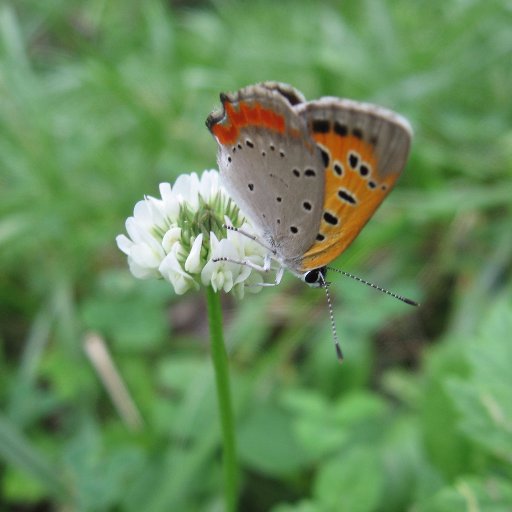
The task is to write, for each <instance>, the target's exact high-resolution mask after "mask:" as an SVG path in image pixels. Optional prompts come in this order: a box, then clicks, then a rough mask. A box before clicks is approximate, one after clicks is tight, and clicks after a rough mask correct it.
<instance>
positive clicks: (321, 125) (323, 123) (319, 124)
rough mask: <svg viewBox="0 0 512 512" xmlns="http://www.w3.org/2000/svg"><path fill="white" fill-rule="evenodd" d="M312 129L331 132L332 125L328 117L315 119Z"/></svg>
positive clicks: (316, 131)
mask: <svg viewBox="0 0 512 512" xmlns="http://www.w3.org/2000/svg"><path fill="white" fill-rule="evenodd" d="M311 129H312V130H313V131H314V132H315V133H329V132H330V131H331V126H330V123H329V121H327V119H313V122H312V123H311Z"/></svg>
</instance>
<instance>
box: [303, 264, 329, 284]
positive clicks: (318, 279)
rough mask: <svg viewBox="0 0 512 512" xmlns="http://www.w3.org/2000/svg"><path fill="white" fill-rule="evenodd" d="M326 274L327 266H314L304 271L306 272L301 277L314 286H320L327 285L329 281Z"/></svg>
mask: <svg viewBox="0 0 512 512" xmlns="http://www.w3.org/2000/svg"><path fill="white" fill-rule="evenodd" d="M326 274H327V267H320V268H314V269H313V270H308V271H307V272H304V274H302V275H301V279H302V280H303V281H304V282H305V283H306V284H308V285H309V286H311V287H312V288H320V287H321V286H326V285H327V281H326V280H325V275H326Z"/></svg>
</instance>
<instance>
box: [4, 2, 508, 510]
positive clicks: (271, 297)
mask: <svg viewBox="0 0 512 512" xmlns="http://www.w3.org/2000/svg"><path fill="white" fill-rule="evenodd" d="M511 27H512V6H511V3H510V2H508V1H507V0H503V1H499V0H485V1H484V0H481V1H478V0H448V1H445V0H443V1H442V0H418V1H414V2H411V1H410V0H390V1H387V2H384V1H379V0H363V1H348V0H347V1H345V2H342V1H327V2H308V1H306V0H300V1H291V0H287V1H282V2H275V1H270V0H265V1H263V0H257V1H247V2H235V1H225V0H216V1H210V2H207V1H204V2H201V1H195V2H192V1H191V2H185V1H182V2H178V1H174V2H172V1H171V2H164V1H157V0H149V1H146V2H138V1H135V0H125V1H116V0H112V1H106V0H88V1H85V2H84V1H70V0H45V1H44V2H39V1H35V0H34V1H26V0H25V1H24V0H18V1H4V2H2V3H1V5H0V66H1V67H0V161H1V164H0V212H1V215H0V266H1V271H0V290H1V291H0V301H1V303H0V339H1V350H0V406H1V408H0V509H1V510H6V511H52V510H62V511H64V510H66V511H75V510H76V511H111V510H112V511H123V512H124V511H127V512H130V511H141V510H143V511H150V512H158V511H170V510H180V511H186V512H188V511H211V512H213V511H222V510H223V505H222V486H221V480H222V479H221V466H220V439H219V431H218V425H217V412H216V405H215V404H216V402H215V395H214V390H213V384H212V383H213V376H212V370H211V364H210V359H209V348H208V328H207V323H206V315H205V305H204V297H203V295H202V294H189V295H185V296H183V297H177V296H175V295H174V294H173V292H172V290H171V289H170V286H169V285H168V284H166V283H164V282H156V281H155V282H153V281H137V280H136V279H135V278H133V277H132V276H131V275H130V274H129V272H128V270H127V265H126V260H125V258H124V256H123V255H122V254H121V253H120V251H119V250H118V249H117V247H116V245H115V242H114V238H115V236H116V234H118V233H121V232H123V231H124V220H125V219H126V217H128V216H129V215H131V213H132V211H133V205H134V204H135V202H136V201H138V200H139V199H141V198H142V196H143V195H144V194H149V195H157V194H158V183H159V182H161V181H172V180H174V179H175V177H176V176H177V175H179V174H180V173H183V172H192V171H196V172H200V171H202V170H203V169H207V168H211V167H214V166H215V153H216V148H215V143H214V141H213V139H212V138H211V136H210V134H209V133H208V131H207V130H206V128H205V127H204V120H205V118H206V116H207V115H208V113H209V112H210V111H211V110H212V109H214V108H217V107H218V105H219V101H218V93H219V92H220V91H232V90H236V89H238V88H239V87H242V86H244V85H248V84H251V83H254V82H259V81H262V80H279V81H284V82H288V83H291V84H293V85H294V86H295V87H297V88H298V89H299V90H302V91H303V92H304V94H305V95H306V97H307V98H309V99H313V98H316V97H319V96H321V95H336V96H344V97H349V98H353V99H358V100H364V101H371V102H375V103H378V104H381V105H383V106H386V107H388V108H392V109H393V110H396V111H398V112H400V113H402V114H403V115H405V116H406V117H408V118H409V119H410V121H411V123H412V125H413V126H414V129H415V140H414V144H413V152H412V156H411V159H410V161H409V164H408V166H407V169H406V171H405V173H404V175H403V177H402V179H401V180H400V182H399V184H398V186H397V187H396V189H395V190H394V191H393V193H392V194H391V196H390V197H389V199H388V200H387V202H386V203H385V204H384V205H383V206H382V208H380V210H379V211H378V213H377V215H376V216H375V217H374V219H373V220H372V221H371V222H370V223H369V225H368V226H367V227H366V228H365V230H364V231H363V233H362V234H361V235H360V236H359V238H358V239H357V240H356V242H355V243H354V244H353V245H352V246H351V248H350V249H349V250H348V251H347V252H346V253H344V254H343V255H342V256H341V257H340V258H339V260H338V261H337V262H336V263H335V265H336V266H337V267H339V268H343V269H345V270H348V271H351V272H355V273H357V274H358V275H361V276H362V277H365V278H366V279H369V280H370V281H373V282H375V283H378V284H381V285H383V286H386V287H389V288H391V289H393V290H395V291H397V292H399V293H403V294H405V295H407V296H410V297H411V298H414V299H417V300H419V301H420V302H421V303H422V306H421V307H420V308H418V309H413V308H410V307H408V306H406V305H404V304H402V303H400V302H398V301H395V300H393V299H390V298H388V297H385V296H382V295H381V294H379V293H377V292H375V291H373V290H371V289H369V288H367V287H365V286H362V285H360V284H358V283H356V282H352V281H351V280H348V279H346V278H343V277H340V276H330V278H332V281H333V286H332V287H331V291H332V293H333V295H334V304H335V316H336V321H337V324H338V330H339V334H340V337H341V339H342V344H343V347H344V351H345V355H346V362H345V363H344V364H343V365H342V366H339V365H338V363H337V360H336V357H335V355H334V350H333V347H332V337H331V332H330V324H329V318H328V313H327V309H326V306H325V297H324V294H323V293H322V292H321V291H319V290H315V289H309V288H308V287H306V286H304V285H303V283H301V282H300V281H298V280H296V279H295V278H294V277H290V276H288V277H287V278H286V279H285V280H284V283H283V284H282V285H281V286H279V287H278V288H276V289H265V290H263V291H262V292H261V293H259V294H258V295H249V296H248V297H247V298H246V299H245V300H243V301H242V302H240V303H236V302H234V301H232V300H231V298H230V297H226V300H225V301H224V312H225V319H224V322H225V329H226V338H227V343H228V345H229V351H230V360H231V365H232V384H233V388H234V394H235V403H236V422H237V434H238V443H239V451H240V459H241V464H242V468H243V475H242V490H241V497H240V510H243V511H247V512H256V511H272V512H291V511H300V512H324V511H325V512H329V511H350V512H354V511H355V512H366V511H368V512H370V511H383V512H384V511H402V510H404V511H405V510H414V511H418V512H436V511H447V512H448V511H459V510H470V511H510V510H512V483H511V476H512V298H511V297H512V294H511V291H512V290H511V274H512V229H511V227H512V208H511V206H512V102H511V93H512V30H511ZM92 331H94V332H96V333H98V334H99V335H100V336H101V338H102V339H103V341H104V343H105V344H106V346H107V347H108V350H109V352H110V354H111V357H112V359H113V361H114V362H115V365H116V367H117V368H118V370H119V373H120V375H121V376H122V378H123V380H124V382H125V383H126V386H127V389H128V394H129V396H130V397H131V400H133V403H134V404H135V407H136V409H129V410H128V411H127V412H126V411H125V413H124V415H123V414H119V413H118V410H117V409H116V407H114V405H113V403H112V400H111V394H110V393H109V392H108V391H107V388H106V387H105V386H104V385H103V383H102V381H101V380H100V379H99V376H98V374H97V373H96V371H95V370H94V368H93V366H92V365H91V362H90V360H89V359H88V357H87V356H86V353H85V350H84V339H85V338H86V336H87V333H90V332H92ZM128 405H129V403H128ZM125 406H126V400H125ZM137 410H138V411H139V413H138V414H137Z"/></svg>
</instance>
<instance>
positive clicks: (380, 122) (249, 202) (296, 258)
mask: <svg viewBox="0 0 512 512" xmlns="http://www.w3.org/2000/svg"><path fill="white" fill-rule="evenodd" d="M220 99H221V102H222V106H223V108H222V110H221V111H218V112H217V111H215V112H212V113H211V114H210V115H209V116H208V119H207V121H206V125H207V127H208V129H209V130H210V132H211V133H212V134H213V136H214V137H215V139H216V140H217V143H218V165H219V169H220V174H221V179H222V181H223V184H224V186H225V187H226V189H227V191H228V193H229V194H230V195H231V197H232V198H233V199H234V201H235V202H236V203H237V204H238V206H239V207H240V209H241V211H242V212H243V213H244V215H245V216H246V217H247V218H248V219H249V220H250V221H251V223H252V225H253V226H254V227H255V229H256V231H257V233H258V236H257V238H256V239H257V241H259V242H260V243H261V245H263V246H265V247H266V248H268V251H269V253H268V254H269V261H268V262H267V263H266V264H265V267H266V268H265V270H267V269H268V268H270V259H273V260H275V261H277V262H278V263H279V265H280V271H279V272H278V275H277V276H276V283H277V282H279V280H280V278H281V275H282V272H283V269H284V268H287V269H289V270H290V271H291V272H293V273H294V274H295V275H297V276H299V277H300V278H302V279H303V280H304V281H305V282H306V283H308V284H310V285H312V286H323V287H324V288H325V289H326V291H327V283H326V281H325V275H326V266H327V265H328V264H329V263H330V262H331V261H333V260H334V259H335V258H336V257H337V256H339V255H340V254H341V253H342V252H343V251H344V250H345V249H346V248H347V247H348V246H349V245H350V244H351V242H352V241H353V240H354V239H355V237H356V236H357V235H358V234H359V232H360V231H361V229H362V228H363V227H364V225H365V224H366V223H367V222H368V220H369V219H370V218H371V216H372V215H373V214H374V212H375V210H376V209H377V208H378V207H379V205H380V204H381V203H382V201H383V200H384V199H385V197H386V196H387V195H388V194H389V192H390V191H391V189H392V188H393V186H394V185H395V183H396V181H397V179H398V177H399V176H400V174H401V172H402V170H403V168H404V166H405V163H406V161H407V156H408V153H409V148H410V145H411V138H412V129H411V126H410V124H409V123H408V121H407V120H406V119H405V118H403V117H402V116H400V115H398V114H395V113H394V112H391V111H390V110H386V109H384V108H382V107H378V106H376V105H371V104H368V103H360V102H357V101H352V100H348V99H340V98H335V97H323V98H320V99H318V100H314V101H306V100H305V98H304V96H303V95H302V94H301V93H300V92H299V91H297V90H296V89H295V88H293V87H291V86H289V85H286V84H282V83H278V82H263V83H260V84H256V85H251V86H248V87H245V88H243V89H240V90H239V91H238V92H236V93H234V94H221V95H220ZM240 263H242V264H249V265H250V266H253V265H251V264H250V263H248V262H240ZM345 274H347V275H350V274H348V273H345ZM350 277H353V276H351V275H350ZM359 280H361V279H359ZM361 281H363V280H361ZM363 282H364V281H363ZM367 284H369V283H367ZM374 287H375V288H379V287H377V286H374ZM379 289H380V288H379ZM384 291H385V290H384ZM389 293H390V294H391V295H394V296H396V295H395V294H392V293H391V292H389ZM397 297H398V298H400V299H401V300H405V302H408V303H411V304H415V303H414V302H413V301H410V300H409V299H404V298H403V297H400V296H397ZM331 319H332V314H331ZM337 349H338V355H339V356H341V351H339V348H338V347H337Z"/></svg>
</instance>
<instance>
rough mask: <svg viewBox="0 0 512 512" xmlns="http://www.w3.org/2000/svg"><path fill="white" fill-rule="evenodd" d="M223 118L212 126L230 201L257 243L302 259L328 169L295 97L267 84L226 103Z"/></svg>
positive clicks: (213, 118) (312, 235)
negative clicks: (257, 235) (259, 240)
mask: <svg viewBox="0 0 512 512" xmlns="http://www.w3.org/2000/svg"><path fill="white" fill-rule="evenodd" d="M221 100H222V103H223V107H224V108H223V111H222V112H219V113H216V112H214V113H212V114H211V115H210V116H209V118H208V120H207V126H208V128H209V129H210V131H211V132H212V133H213V135H214V136H215V137H216V139H217V142H218V144H219V152H218V165H219V169H220V173H221V179H222V182H223V184H224V186H225V187H226V189H227V191H228V193H229V194H230V195H231V197H232V198H233V199H234V201H235V202H236V203H237V204H238V206H239V207H240V209H241V211H242V212H243V213H244V215H245V216H246V217H247V218H248V219H249V220H250V221H251V223H252V224H253V225H254V227H255V228H256V229H257V230H258V231H259V232H260V235H261V236H262V237H263V238H264V239H265V240H267V242H268V243H269V244H270V245H271V246H272V247H274V248H275V250H276V251H277V253H278V255H279V256H281V257H282V258H283V259H285V260H294V259H299V258H300V257H301V256H302V255H303V254H304V252H305V251H306V250H307V249H308V248H309V247H310V246H311V244H312V243H313V241H314V240H315V237H316V236H317V234H318V229H319V225H320V219H321V215H322V208H323V201H324V187H325V168H324V164H323V161H322V156H321V153H320V151H319V149H318V148H317V146H316V144H315V141H314V140H313V139H312V138H311V136H310V135H309V132H308V130H307V126H306V123H305V121H304V120H303V119H302V118H301V117H299V116H298V115H297V114H296V112H295V111H294V107H293V105H298V104H300V103H301V102H303V101H304V99H303V97H302V95H300V93H299V92H297V91H296V90H295V89H293V88H291V87H289V86H285V85H283V84H278V83H264V84H259V85H255V86H250V87H246V88H244V89H241V90H240V91H239V92H238V93H236V94H233V95H221Z"/></svg>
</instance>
